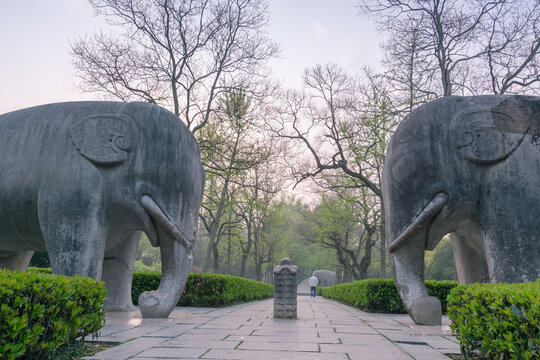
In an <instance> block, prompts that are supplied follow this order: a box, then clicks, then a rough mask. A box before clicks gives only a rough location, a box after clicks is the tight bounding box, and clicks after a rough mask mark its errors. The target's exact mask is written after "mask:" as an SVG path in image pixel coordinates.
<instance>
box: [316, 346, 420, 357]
mask: <svg viewBox="0 0 540 360" xmlns="http://www.w3.org/2000/svg"><path fill="white" fill-rule="evenodd" d="M321 353H324V354H327V353H346V354H347V355H348V356H349V357H350V359H351V360H356V359H358V360H374V359H377V360H412V359H413V357H411V356H410V355H409V354H407V353H405V352H404V351H403V350H401V349H400V348H398V347H397V346H395V345H393V344H391V343H390V344H389V345H387V346H380V345H379V346H375V345H345V344H340V345H332V344H328V345H325V344H322V345H321Z"/></svg>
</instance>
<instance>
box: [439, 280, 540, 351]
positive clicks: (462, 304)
mask: <svg viewBox="0 0 540 360" xmlns="http://www.w3.org/2000/svg"><path fill="white" fill-rule="evenodd" d="M448 316H449V317H450V320H452V325H451V328H452V331H453V332H454V334H455V335H456V337H457V339H458V340H459V341H460V343H461V352H462V353H463V355H464V356H465V358H467V359H468V358H472V357H473V356H474V353H479V354H480V355H481V356H483V357H484V358H487V359H501V360H502V359H520V360H521V359H540V279H538V280H537V281H536V282H535V283H523V284H473V285H460V286H458V287H456V288H454V289H452V291H451V292H450V296H449V297H448Z"/></svg>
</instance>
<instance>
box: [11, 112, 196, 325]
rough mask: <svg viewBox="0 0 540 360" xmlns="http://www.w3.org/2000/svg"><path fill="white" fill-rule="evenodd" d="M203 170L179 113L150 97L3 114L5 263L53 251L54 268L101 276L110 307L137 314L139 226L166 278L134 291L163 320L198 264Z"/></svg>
mask: <svg viewBox="0 0 540 360" xmlns="http://www.w3.org/2000/svg"><path fill="white" fill-rule="evenodd" d="M203 190H204V170H203V168H202V165H201V161H200V153H199V148H198V145H197V142H196V140H195V138H194V136H193V135H192V133H191V132H190V131H189V130H188V129H187V128H186V127H185V126H184V125H183V124H182V123H181V122H180V120H179V119H178V117H177V116H175V115H174V114H172V113H170V112H169V111H166V110H165V109H162V108H160V107H158V106H155V105H151V104H147V103H140V102H135V103H118V102H68V103H58V104H49V105H43V106H37V107H32V108H27V109H22V110H18V111H14V112H10V113H7V114H3V115H0V267H3V268H10V269H19V270H26V268H27V266H28V263H29V261H30V258H31V256H32V253H33V251H35V250H47V251H48V253H49V258H50V261H51V267H52V270H53V272H54V273H56V274H62V275H74V274H78V275H80V276H88V277H92V278H94V279H103V280H104V281H105V283H106V287H107V290H108V296H107V300H106V304H105V306H106V308H108V309H113V310H132V309H133V304H132V302H131V281H132V274H133V262H134V258H135V251H136V248H137V244H138V241H139V237H140V234H141V232H144V233H146V234H147V236H148V238H149V240H150V242H151V243H152V245H153V246H159V247H160V250H161V259H162V277H161V283H160V285H159V288H158V289H157V290H156V291H150V292H145V293H143V294H141V296H140V297H139V307H140V310H141V313H142V315H143V317H167V316H168V315H169V314H170V312H171V311H172V309H173V308H174V306H175V305H176V303H177V302H178V300H179V298H180V296H181V294H182V291H183V288H184V286H185V283H186V281H187V278H188V276H189V271H190V269H191V265H192V261H193V250H194V242H195V238H196V233H197V223H198V214H199V206H200V203H201V198H202V194H203Z"/></svg>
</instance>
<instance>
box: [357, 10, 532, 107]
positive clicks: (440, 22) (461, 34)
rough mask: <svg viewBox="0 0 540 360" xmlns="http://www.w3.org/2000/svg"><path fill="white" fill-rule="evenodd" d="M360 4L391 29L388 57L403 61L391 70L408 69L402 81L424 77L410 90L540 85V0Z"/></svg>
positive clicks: (495, 90) (382, 26)
mask: <svg viewBox="0 0 540 360" xmlns="http://www.w3.org/2000/svg"><path fill="white" fill-rule="evenodd" d="M359 8H360V11H361V12H363V13H367V14H371V15H373V17H374V19H375V21H376V22H377V24H378V25H379V27H380V29H381V30H383V31H387V32H388V34H389V38H390V40H389V41H388V42H387V43H386V44H384V45H383V48H384V49H385V51H386V64H387V65H388V66H393V65H395V64H396V63H397V64H399V65H401V66H400V67H398V68H390V69H389V70H390V71H394V72H395V71H396V70H399V71H401V73H402V75H401V76H400V77H398V79H399V80H400V81H403V79H407V77H408V76H409V79H410V80H413V78H411V77H410V76H411V75H412V76H414V77H416V81H410V82H408V83H407V84H408V85H409V87H408V89H409V90H413V89H421V90H422V91H423V92H425V93H427V94H430V93H431V94H433V93H435V94H437V95H438V96H448V95H452V94H455V93H460V94H477V93H482V92H488V91H489V92H493V93H500V94H502V93H506V92H521V91H523V90H524V89H527V88H528V89H530V88H531V87H533V86H537V85H538V81H539V75H538V74H539V71H538V65H539V64H538V61H539V59H538V52H539V47H540V45H539V33H540V32H539V27H538V24H539V21H540V18H539V14H540V3H539V2H538V1H537V0H519V1H516V0H412V1H409V0H407V1H405V0H360V4H359ZM411 60H415V61H411ZM408 66H409V67H408ZM430 79H437V80H438V83H430Z"/></svg>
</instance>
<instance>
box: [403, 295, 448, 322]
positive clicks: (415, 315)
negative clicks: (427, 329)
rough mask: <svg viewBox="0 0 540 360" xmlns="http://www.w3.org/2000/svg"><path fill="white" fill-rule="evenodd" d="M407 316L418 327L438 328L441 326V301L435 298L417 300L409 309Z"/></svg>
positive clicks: (427, 297)
mask: <svg viewBox="0 0 540 360" xmlns="http://www.w3.org/2000/svg"><path fill="white" fill-rule="evenodd" d="M409 315H410V316H411V318H412V319H413V320H414V322H415V323H417V324H418V325H430V326H440V325H441V324H442V307H441V301H440V300H439V299H438V298H436V297H435V296H424V297H421V298H418V299H416V300H415V301H414V302H413V304H412V305H411V307H410V308H409Z"/></svg>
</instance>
